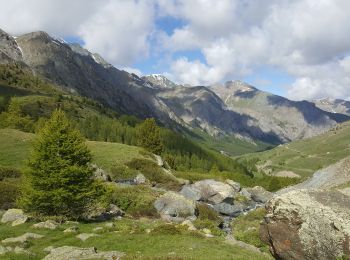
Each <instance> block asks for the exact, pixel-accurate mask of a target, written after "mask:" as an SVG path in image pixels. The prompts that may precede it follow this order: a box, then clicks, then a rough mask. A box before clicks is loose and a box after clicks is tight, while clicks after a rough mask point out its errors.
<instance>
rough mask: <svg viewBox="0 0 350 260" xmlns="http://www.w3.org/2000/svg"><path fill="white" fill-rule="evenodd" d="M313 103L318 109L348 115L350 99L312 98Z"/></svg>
mask: <svg viewBox="0 0 350 260" xmlns="http://www.w3.org/2000/svg"><path fill="white" fill-rule="evenodd" d="M312 102H313V103H315V105H316V106H317V107H319V108H320V109H322V110H324V111H328V112H331V113H339V114H344V115H350V101H347V100H342V99H331V98H326V99H318V100H313V101H312Z"/></svg>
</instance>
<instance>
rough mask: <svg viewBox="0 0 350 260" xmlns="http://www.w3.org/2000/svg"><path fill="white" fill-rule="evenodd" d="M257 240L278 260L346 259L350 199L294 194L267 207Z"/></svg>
mask: <svg viewBox="0 0 350 260" xmlns="http://www.w3.org/2000/svg"><path fill="white" fill-rule="evenodd" d="M266 209H267V215H266V217H265V220H264V222H263V223H262V226H261V230H260V232H261V238H262V239H263V240H264V241H265V242H267V243H268V244H269V245H270V251H271V252H272V254H273V255H274V256H275V257H276V258H278V259H298V260H302V259H319V260H326V259H336V258H338V257H342V256H347V257H349V256H350V218H349V216H350V197H349V196H347V195H346V194H344V193H341V192H339V191H335V190H295V191H291V192H288V193H285V194H282V195H279V196H276V197H274V198H273V199H272V200H270V201H269V202H268V203H267V206H266Z"/></svg>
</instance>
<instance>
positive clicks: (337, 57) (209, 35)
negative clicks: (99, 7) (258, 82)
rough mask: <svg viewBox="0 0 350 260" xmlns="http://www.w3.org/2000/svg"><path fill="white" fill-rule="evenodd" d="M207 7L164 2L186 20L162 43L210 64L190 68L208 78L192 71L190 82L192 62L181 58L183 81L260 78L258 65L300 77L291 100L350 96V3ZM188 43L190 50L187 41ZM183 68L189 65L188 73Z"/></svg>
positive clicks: (199, 1) (190, 1)
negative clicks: (255, 75)
mask: <svg viewBox="0 0 350 260" xmlns="http://www.w3.org/2000/svg"><path fill="white" fill-rule="evenodd" d="M165 2H166V1H165ZM208 3H209V1H205V0H186V1H185V0H179V1H176V2H172V5H169V4H168V5H167V4H166V3H163V5H164V6H165V9H166V10H168V12H169V13H171V14H173V15H175V16H177V17H181V18H182V19H184V20H186V21H187V24H186V25H185V26H184V27H183V28H179V29H177V30H176V31H175V32H174V33H173V34H172V35H169V36H168V39H166V40H164V41H163V42H165V43H166V46H167V47H169V48H173V49H174V50H176V49H177V48H178V49H181V50H185V49H191V48H194V46H195V47H196V48H199V49H200V50H201V52H202V53H203V55H204V58H205V62H203V63H199V62H198V61H195V62H192V63H193V64H192V65H193V66H195V67H196V68H201V71H202V72H203V74H201V73H198V71H199V69H196V70H192V72H193V74H192V76H191V75H190V73H191V70H188V67H189V65H188V63H189V61H187V62H186V63H185V64H184V62H183V61H184V60H183V58H180V59H179V60H175V61H174V62H173V66H171V69H172V71H171V73H172V74H173V75H174V77H176V76H177V77H178V79H179V80H180V81H182V80H184V79H188V78H191V80H192V82H197V83H208V82H212V83H214V82H217V81H220V80H225V79H229V78H234V77H242V76H244V75H246V74H249V73H254V68H255V67H259V66H264V65H272V66H277V67H279V68H282V69H283V70H284V71H286V72H287V73H288V74H290V75H291V76H294V77H295V78H296V80H295V82H294V83H293V84H292V86H290V88H289V91H288V95H289V97H291V98H293V99H308V98H318V97H322V96H332V97H343V98H345V97H349V96H350V84H349V78H348V77H349V76H348V75H349V73H348V70H349V62H348V60H349V58H348V57H349V56H348V55H349V51H350V34H349V33H348V29H347V28H348V26H347V25H348V24H350V2H349V1H347V0H335V1H332V0H322V1H317V0H293V1H292V0H286V1H258V3H257V1H254V2H253V1H244V0H243V1H226V0H218V1H215V3H212V2H211V5H210V6H208ZM196 6H200V7H197V8H196ZM201 7H203V8H201ZM191 10H192V11H191ZM211 18H212V19H214V18H215V21H213V20H211ZM211 21H212V23H210V22H211ZM209 23H210V24H209ZM186 37H188V39H189V42H190V43H192V44H190V45H188V42H186V41H184V39H185V38H186ZM167 41H168V42H167ZM169 42H170V43H173V45H174V46H171V44H170V43H169ZM179 64H184V66H183V69H182V70H181V69H180V68H179ZM185 65H186V66H185Z"/></svg>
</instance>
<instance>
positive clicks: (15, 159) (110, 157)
mask: <svg viewBox="0 0 350 260" xmlns="http://www.w3.org/2000/svg"><path fill="white" fill-rule="evenodd" d="M34 138H35V135H34V134H30V133H25V132H22V131H19V130H14V129H0V166H8V167H13V168H16V169H23V168H24V167H25V165H26V162H27V159H28V157H29V155H30V151H31V145H32V142H33V140H34ZM87 145H88V147H89V148H90V150H91V152H92V155H93V162H94V163H96V164H97V165H98V166H100V167H101V168H103V169H104V170H106V171H109V170H110V168H111V167H112V166H113V165H115V164H125V163H127V162H129V161H132V160H133V159H135V158H144V157H145V155H143V154H144V153H142V152H141V151H142V149H141V148H139V147H136V146H130V145H125V144H119V143H107V142H95V141H88V142H87Z"/></svg>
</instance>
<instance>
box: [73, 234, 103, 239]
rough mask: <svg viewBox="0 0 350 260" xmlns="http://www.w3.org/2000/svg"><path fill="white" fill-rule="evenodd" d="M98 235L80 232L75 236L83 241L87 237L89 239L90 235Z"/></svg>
mask: <svg viewBox="0 0 350 260" xmlns="http://www.w3.org/2000/svg"><path fill="white" fill-rule="evenodd" d="M96 236H98V235H97V234H94V233H81V234H79V235H77V236H76V238H79V239H80V240H81V241H85V240H87V239H89V238H90V237H96Z"/></svg>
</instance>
